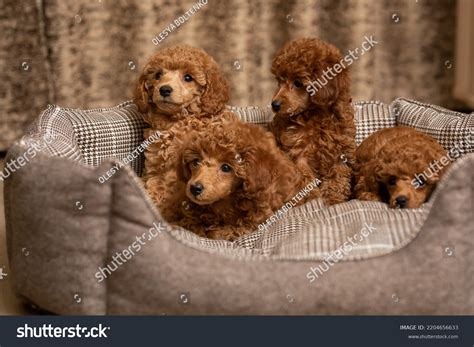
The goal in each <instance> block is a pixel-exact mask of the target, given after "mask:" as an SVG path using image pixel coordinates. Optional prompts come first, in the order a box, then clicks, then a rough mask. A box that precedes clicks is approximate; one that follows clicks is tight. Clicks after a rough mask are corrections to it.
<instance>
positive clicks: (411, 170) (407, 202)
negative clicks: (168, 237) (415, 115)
mask: <svg viewBox="0 0 474 347" xmlns="http://www.w3.org/2000/svg"><path fill="white" fill-rule="evenodd" d="M439 160H441V163H440V162H439ZM452 160H453V159H452V158H451V157H450V156H449V154H447V152H446V151H445V149H444V148H443V147H442V146H441V145H440V144H438V143H437V142H436V141H435V140H434V139H433V138H432V137H430V136H428V135H425V134H423V133H421V132H418V131H416V130H415V129H412V128H409V127H395V128H387V129H382V130H379V131H377V132H375V133H373V134H372V135H370V136H369V137H368V138H367V139H365V140H364V141H363V142H362V143H361V145H360V146H359V147H358V148H357V151H356V164H355V165H354V171H355V184H356V185H355V189H354V193H355V197H356V198H357V199H360V200H372V201H381V202H385V203H388V204H389V205H390V207H393V208H417V207H419V206H420V205H421V204H423V203H424V202H426V201H427V200H428V199H429V197H430V195H431V192H432V191H433V190H434V188H435V187H436V184H437V182H438V181H439V179H440V178H441V176H442V175H443V173H444V172H445V169H446V168H447V167H448V166H449V165H450V163H451V161H452ZM440 164H441V165H440Z"/></svg>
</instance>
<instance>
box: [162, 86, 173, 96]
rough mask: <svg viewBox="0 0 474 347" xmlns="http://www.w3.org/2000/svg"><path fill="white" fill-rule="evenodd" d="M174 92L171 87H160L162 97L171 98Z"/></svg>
mask: <svg viewBox="0 0 474 347" xmlns="http://www.w3.org/2000/svg"><path fill="white" fill-rule="evenodd" d="M172 91H173V88H171V87H170V86H161V87H160V94H161V96H170V94H171V92H172Z"/></svg>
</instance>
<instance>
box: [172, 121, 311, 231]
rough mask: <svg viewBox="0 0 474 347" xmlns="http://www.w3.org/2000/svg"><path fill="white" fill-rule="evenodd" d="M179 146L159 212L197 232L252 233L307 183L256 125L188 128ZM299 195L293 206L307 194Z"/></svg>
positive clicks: (267, 133) (270, 137)
mask: <svg viewBox="0 0 474 347" xmlns="http://www.w3.org/2000/svg"><path fill="white" fill-rule="evenodd" d="M182 148H183V152H182V155H181V161H180V162H179V165H178V167H177V175H178V181H177V182H169V184H170V186H173V187H174V191H172V190H171V189H170V191H169V194H168V195H167V204H166V208H165V209H164V210H163V215H164V216H166V217H168V218H169V220H170V221H171V222H173V223H175V224H178V225H180V226H182V227H184V228H186V229H188V230H191V231H193V232H195V233H197V234H198V235H201V236H205V237H209V238H212V239H225V240H234V239H235V238H237V237H239V236H242V235H244V234H247V233H249V232H252V231H254V230H256V229H257V227H258V225H259V224H260V223H263V222H264V221H265V220H266V219H267V218H268V217H269V216H271V215H272V213H273V212H274V211H276V210H278V209H280V208H281V207H282V206H283V205H285V203H286V202H289V201H292V199H293V198H294V197H295V195H297V194H298V192H300V191H301V190H303V191H304V188H305V185H307V184H308V182H306V181H305V178H304V177H303V175H302V174H301V173H300V172H299V170H298V168H297V167H296V165H295V164H294V163H293V162H292V161H291V160H290V159H289V158H288V157H287V156H286V155H285V154H284V153H283V152H282V151H281V150H280V149H279V148H278V146H277V145H276V143H275V139H274V137H273V135H272V134H271V133H270V132H268V131H266V130H264V129H263V128H261V127H260V126H258V125H253V124H246V123H242V122H240V121H233V122H229V123H227V124H223V123H220V124H218V123H216V124H213V125H209V126H208V127H207V128H206V129H203V130H201V131H193V132H191V133H190V134H189V137H188V139H187V141H186V143H185V144H184V146H183V147H182ZM315 189H317V188H315ZM303 195H304V196H303ZM303 195H302V196H300V197H301V199H299V201H296V200H294V199H293V201H294V202H295V203H294V204H293V205H294V206H296V205H297V204H301V203H303V202H305V201H306V200H307V198H308V197H309V194H303Z"/></svg>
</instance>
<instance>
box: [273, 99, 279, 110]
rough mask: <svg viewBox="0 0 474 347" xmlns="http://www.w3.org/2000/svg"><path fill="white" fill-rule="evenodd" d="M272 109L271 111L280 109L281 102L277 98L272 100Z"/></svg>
mask: <svg viewBox="0 0 474 347" xmlns="http://www.w3.org/2000/svg"><path fill="white" fill-rule="evenodd" d="M272 109H273V111H275V112H278V111H280V109H281V102H280V101H278V100H275V101H272Z"/></svg>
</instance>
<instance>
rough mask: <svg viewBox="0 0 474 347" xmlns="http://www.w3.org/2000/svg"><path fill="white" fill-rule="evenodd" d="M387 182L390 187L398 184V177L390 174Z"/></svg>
mask: <svg viewBox="0 0 474 347" xmlns="http://www.w3.org/2000/svg"><path fill="white" fill-rule="evenodd" d="M387 183H388V186H389V187H393V186H394V185H395V184H397V178H396V177H395V176H390V178H389V179H388V182H387Z"/></svg>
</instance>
